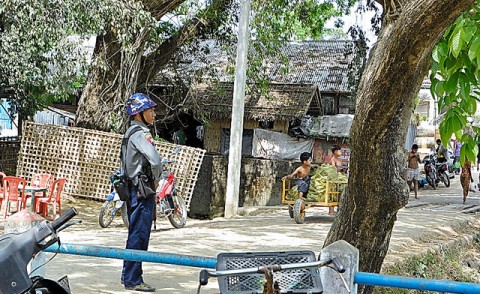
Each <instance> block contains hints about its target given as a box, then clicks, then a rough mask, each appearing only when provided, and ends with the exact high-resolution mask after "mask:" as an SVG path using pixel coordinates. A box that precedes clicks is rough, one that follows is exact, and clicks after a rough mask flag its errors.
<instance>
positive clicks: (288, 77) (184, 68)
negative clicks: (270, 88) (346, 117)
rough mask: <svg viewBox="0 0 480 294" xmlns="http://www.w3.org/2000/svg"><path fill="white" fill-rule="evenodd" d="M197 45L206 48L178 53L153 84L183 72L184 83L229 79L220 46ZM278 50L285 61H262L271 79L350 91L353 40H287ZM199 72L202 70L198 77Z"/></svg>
mask: <svg viewBox="0 0 480 294" xmlns="http://www.w3.org/2000/svg"><path fill="white" fill-rule="evenodd" d="M201 46H204V47H205V48H208V49H206V50H199V52H197V55H195V56H194V55H191V54H184V55H182V58H181V59H180V61H178V60H177V62H178V63H177V64H176V66H175V69H173V67H172V66H169V67H166V68H165V70H164V71H162V72H161V73H160V74H159V75H158V76H157V78H156V81H155V82H153V84H155V83H156V84H164V83H165V81H166V80H168V79H171V78H172V77H173V76H174V75H180V74H181V75H184V78H182V79H183V80H184V81H186V83H187V84H189V81H191V80H192V78H193V77H196V78H198V79H199V80H206V79H212V78H214V79H218V80H220V81H223V82H232V81H233V75H231V74H228V70H227V68H228V66H229V62H228V59H229V58H228V54H227V53H226V52H225V50H224V48H222V47H221V46H220V45H218V44H216V42H215V41H212V40H209V41H204V42H203V43H202V45H201ZM281 51H282V52H283V54H284V55H286V56H287V57H288V63H287V64H284V63H283V62H282V61H281V60H280V56H274V57H270V58H269V59H268V60H265V61H264V64H265V68H266V74H267V76H269V78H270V81H271V82H276V83H288V84H315V85H317V86H318V88H319V90H320V92H333V93H345V94H350V93H351V90H350V87H349V83H348V80H349V78H348V75H349V74H348V73H349V68H350V67H351V65H352V64H353V62H354V58H355V56H356V48H355V43H354V42H353V41H348V40H323V41H304V42H290V43H288V44H287V45H286V46H285V47H283V48H282V49H281ZM249 55H255V52H253V51H251V52H250V53H249ZM285 69H287V70H286V71H285ZM199 71H203V72H202V73H201V74H200V76H198V75H199ZM355 74H358V72H357V73H355ZM250 82H252V81H250Z"/></svg>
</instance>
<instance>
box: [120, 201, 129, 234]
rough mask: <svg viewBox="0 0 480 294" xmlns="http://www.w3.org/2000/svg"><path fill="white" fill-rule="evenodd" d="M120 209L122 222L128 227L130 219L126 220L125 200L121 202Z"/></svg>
mask: <svg viewBox="0 0 480 294" xmlns="http://www.w3.org/2000/svg"><path fill="white" fill-rule="evenodd" d="M121 210H122V219H123V224H124V225H125V227H126V228H127V229H128V226H129V224H130V221H129V220H128V212H127V203H126V202H124V203H123V205H122V208H121Z"/></svg>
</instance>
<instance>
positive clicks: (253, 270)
mask: <svg viewBox="0 0 480 294" xmlns="http://www.w3.org/2000/svg"><path fill="white" fill-rule="evenodd" d="M332 264H333V267H331V268H332V269H333V270H335V271H336V272H337V273H339V274H340V273H344V272H345V267H344V266H343V264H342V263H341V262H340V260H339V259H338V258H337V257H334V258H332V259H328V260H324V261H313V262H300V263H289V264H274V265H267V266H259V267H250V268H243V269H232V270H221V271H217V270H207V269H203V270H201V271H200V276H199V282H200V286H205V285H207V284H208V278H209V277H216V278H218V277H229V276H239V275H249V274H264V273H267V272H278V271H282V270H295V269H312V268H320V267H323V266H328V265H332ZM197 293H198V292H197Z"/></svg>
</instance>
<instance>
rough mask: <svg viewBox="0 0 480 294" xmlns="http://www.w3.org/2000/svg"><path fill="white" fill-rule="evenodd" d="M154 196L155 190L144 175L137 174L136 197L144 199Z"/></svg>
mask: <svg viewBox="0 0 480 294" xmlns="http://www.w3.org/2000/svg"><path fill="white" fill-rule="evenodd" d="M153 196H155V190H154V189H153V187H152V184H151V182H150V180H149V178H148V177H147V176H146V175H139V176H138V187H137V199H138V200H145V199H148V198H150V197H153Z"/></svg>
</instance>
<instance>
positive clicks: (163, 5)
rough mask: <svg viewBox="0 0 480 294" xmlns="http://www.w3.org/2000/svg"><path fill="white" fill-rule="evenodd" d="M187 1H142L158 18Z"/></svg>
mask: <svg viewBox="0 0 480 294" xmlns="http://www.w3.org/2000/svg"><path fill="white" fill-rule="evenodd" d="M185 1H186V0H160V1H158V0H157V1H154V0H153V1H152V0H150V1H149V0H143V1H142V3H143V5H145V8H146V9H147V10H148V11H149V12H150V13H151V14H152V16H153V17H154V18H155V19H156V20H160V18H162V17H163V16H164V15H165V14H167V13H168V12H170V11H172V10H174V9H175V8H177V7H178V6H179V5H180V4H182V3H183V2H185Z"/></svg>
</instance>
